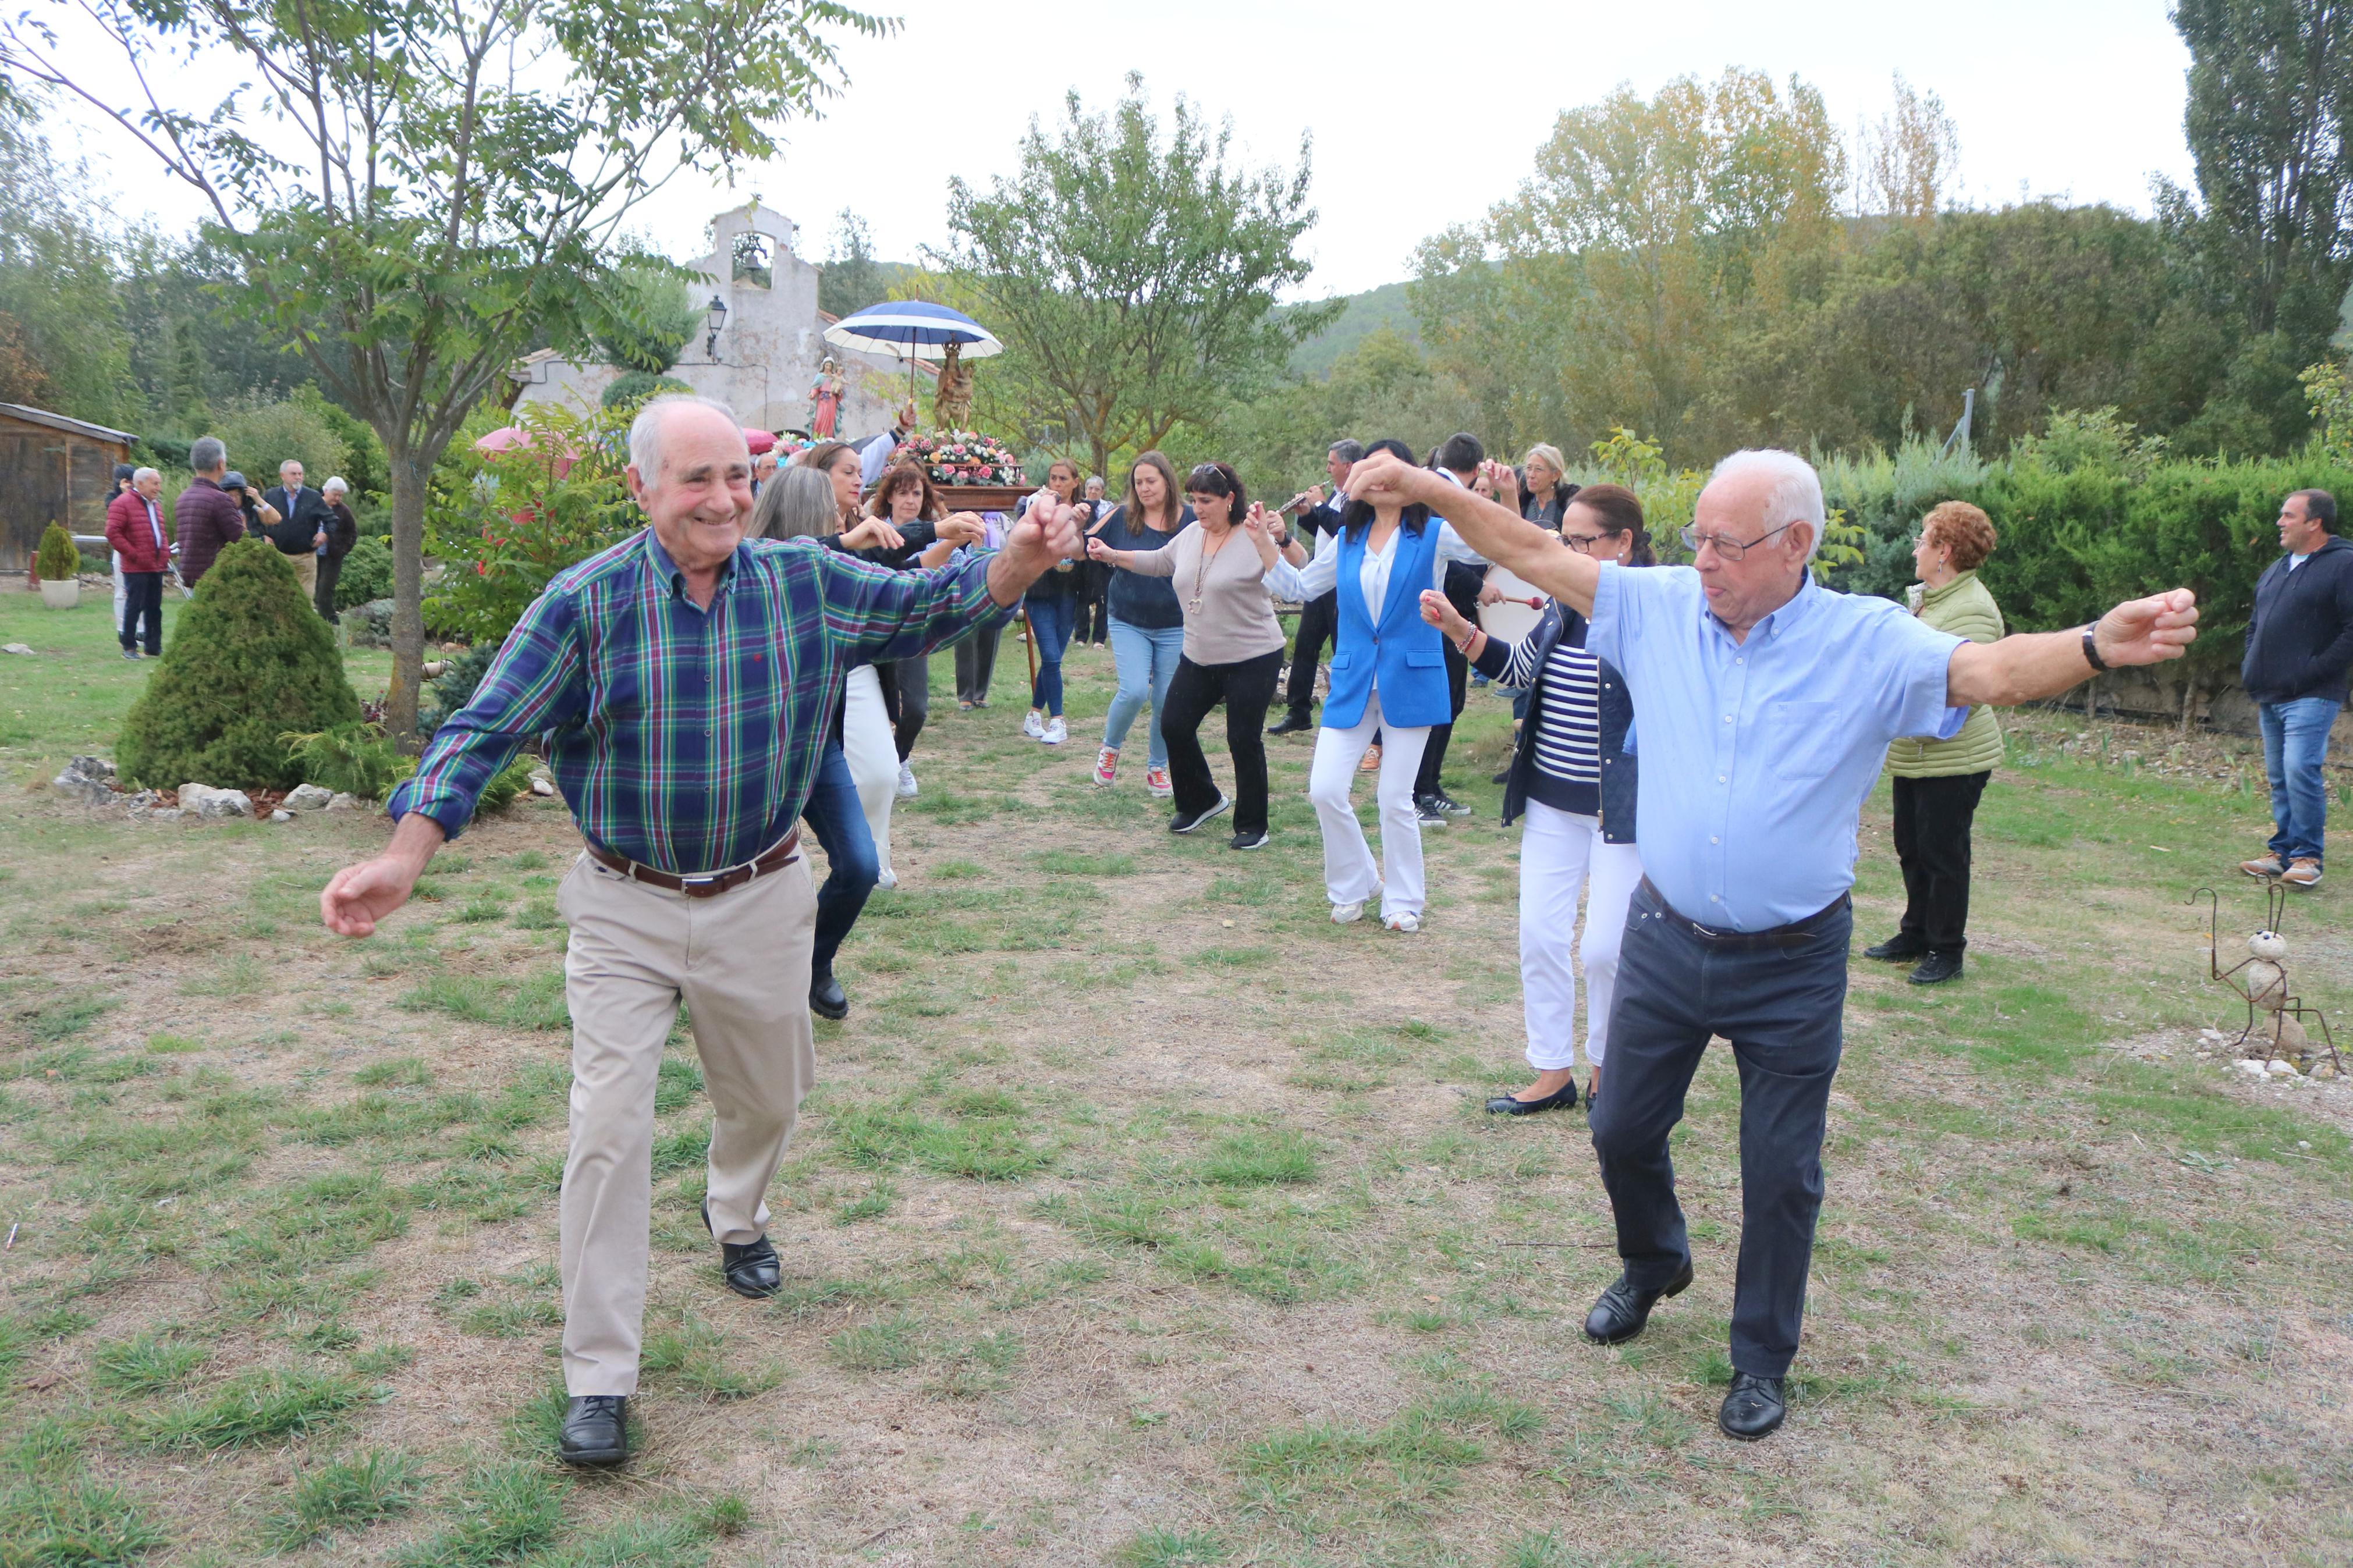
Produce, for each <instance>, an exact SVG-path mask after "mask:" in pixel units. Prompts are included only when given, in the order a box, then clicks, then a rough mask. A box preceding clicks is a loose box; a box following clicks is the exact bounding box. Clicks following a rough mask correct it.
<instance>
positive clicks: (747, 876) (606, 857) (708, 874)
mask: <svg viewBox="0 0 2353 1568" xmlns="http://www.w3.org/2000/svg"><path fill="white" fill-rule="evenodd" d="M581 842H582V844H583V845H584V846H585V847H586V849H587V851H588V858H590V859H591V860H594V861H596V864H598V865H599V866H602V867H604V868H606V869H607V870H608V871H613V872H617V873H618V874H619V875H621V876H624V877H627V878H628V879H629V880H631V881H632V882H643V883H644V884H645V885H646V886H647V887H649V888H659V889H662V890H663V891H664V892H667V893H683V894H685V895H686V896H687V897H688V898H690V899H715V898H717V897H718V896H719V895H720V894H722V893H725V892H732V891H733V890H734V889H737V888H740V887H742V886H743V885H744V883H746V882H748V881H751V880H752V879H754V878H756V877H765V876H766V875H767V874H768V873H769V872H771V871H781V870H783V869H784V868H786V867H787V866H789V865H791V864H792V863H793V862H794V861H796V860H797V859H799V858H801V830H800V829H799V828H797V827H796V828H794V829H793V830H792V831H791V832H790V833H787V834H786V835H785V838H784V842H783V843H781V844H779V845H777V846H776V847H775V848H773V849H768V850H764V851H763V852H762V853H761V855H760V857H759V858H757V859H754V860H746V861H744V863H743V864H742V865H741V866H730V867H728V868H726V869H725V870H723V871H704V872H702V873H700V874H698V875H696V876H692V877H681V876H677V875H675V874H674V873H671V872H669V871H657V870H655V869H654V868H652V867H651V866H641V865H639V864H638V862H636V861H635V860H632V859H630V858H628V856H627V855H617V854H615V853H614V852H613V851H612V850H610V849H607V848H606V847H604V846H603V845H601V844H592V843H589V842H588V841H587V840H586V839H583V840H582V841H581Z"/></svg>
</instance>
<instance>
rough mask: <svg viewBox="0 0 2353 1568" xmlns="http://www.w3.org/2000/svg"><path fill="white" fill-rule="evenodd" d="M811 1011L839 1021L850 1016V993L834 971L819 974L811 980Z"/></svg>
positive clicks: (819, 1015)
mask: <svg viewBox="0 0 2353 1568" xmlns="http://www.w3.org/2000/svg"><path fill="white" fill-rule="evenodd" d="M809 1011H810V1012H812V1013H814V1014H816V1015H817V1016H818V1017H820V1018H832V1019H835V1020H837V1021H839V1020H840V1019H843V1018H847V1017H849V993H847V992H845V991H843V990H842V988H841V982H840V981H839V980H836V979H835V978H834V977H833V974H832V972H831V971H828V972H827V973H823V974H820V975H818V977H817V978H816V979H814V980H812V981H810V982H809Z"/></svg>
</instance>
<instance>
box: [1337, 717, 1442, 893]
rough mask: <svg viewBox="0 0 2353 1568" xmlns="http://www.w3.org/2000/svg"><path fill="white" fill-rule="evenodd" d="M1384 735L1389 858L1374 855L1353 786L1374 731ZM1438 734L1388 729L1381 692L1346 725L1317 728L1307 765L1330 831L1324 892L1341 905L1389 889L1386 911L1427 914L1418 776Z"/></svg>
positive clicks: (1381, 794)
mask: <svg viewBox="0 0 2353 1568" xmlns="http://www.w3.org/2000/svg"><path fill="white" fill-rule="evenodd" d="M1375 735H1379V736H1380V738H1381V772H1380V782H1379V785H1378V788H1377V792H1376V793H1377V797H1378V799H1379V801H1380V808H1381V858H1380V859H1379V860H1378V861H1377V862H1376V861H1375V860H1374V859H1373V850H1372V846H1371V845H1369V844H1367V843H1366V841H1365V830H1364V828H1362V827H1361V826H1358V825H1357V822H1356V807H1355V806H1354V805H1351V804H1350V803H1349V799H1348V792H1349V790H1350V789H1351V788H1353V787H1354V786H1355V784H1356V764H1357V763H1361V762H1363V761H1364V760H1365V751H1366V748H1367V747H1369V746H1370V745H1371V744H1372V743H1373V737H1374V736H1375ZM1429 739H1430V727H1429V726H1428V725H1426V724H1424V725H1416V726H1413V727H1411V728H1400V727H1399V726H1398V725H1395V724H1392V725H1390V726H1388V729H1387V730H1386V731H1384V730H1383V729H1382V727H1381V694H1380V692H1379V691H1377V690H1375V691H1373V692H1372V693H1370V694H1369V695H1367V696H1366V699H1365V716H1364V717H1363V718H1362V719H1360V720H1358V721H1356V723H1354V724H1352V725H1350V726H1349V727H1348V728H1347V729H1345V730H1335V729H1334V728H1332V726H1330V725H1329V724H1326V725H1325V726H1324V728H1322V729H1321V730H1318V731H1316V732H1315V760H1314V763H1311V764H1310V765H1309V767H1308V770H1307V798H1308V799H1309V800H1310V801H1312V802H1314V806H1315V820H1316V821H1317V822H1318V823H1319V824H1321V825H1322V826H1323V829H1324V891H1325V892H1326V893H1327V894H1328V895H1330V897H1331V900H1332V901H1333V902H1334V903H1335V904H1354V903H1360V902H1362V901H1363V900H1366V899H1369V898H1371V897H1372V896H1373V889H1375V888H1376V887H1379V888H1382V889H1383V891H1382V894H1381V914H1382V916H1383V917H1384V918H1387V917H1388V916H1389V915H1395V914H1410V915H1414V916H1416V917H1419V915H1420V913H1421V905H1422V887H1421V819H1420V818H1419V816H1416V815H1415V814H1414V809H1413V780H1414V775H1415V774H1416V773H1419V772H1420V771H1421V748H1422V746H1423V744H1424V742H1427V741H1429Z"/></svg>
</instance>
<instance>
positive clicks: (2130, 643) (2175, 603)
mask: <svg viewBox="0 0 2353 1568" xmlns="http://www.w3.org/2000/svg"><path fill="white" fill-rule="evenodd" d="M2092 635H2093V637H2094V641H2095V642H2096V643H2097V644H2098V647H2099V649H2100V657H2101V658H2104V659H2105V660H2107V662H2108V663H2110V664H2114V665H2136V664H2158V663H2162V662H2163V661H2164V660H2166V659H2168V658H2180V657H2181V656H2182V654H2184V653H2185V652H2187V651H2188V650H2189V645H2190V644H2191V643H2192V642H2194V641H2196V640H2197V638H2198V595H2195V594H2193V593H2191V592H2190V591H2189V589H2187V588H2175V589H2172V590H2171V591H2169V592H2168V593H2163V594H2152V595H2149V596H2148V597H2147V598H2146V599H2129V600H2126V602H2125V603H2123V604H2121V605H2117V606H2116V608H2115V609H2113V610H2110V611H2109V612H2108V613H2107V614H2106V615H2105V616H2101V617H2100V618H2099V620H2098V621H2097V622H2096V623H2095V624H2094V626H2093V632H2092Z"/></svg>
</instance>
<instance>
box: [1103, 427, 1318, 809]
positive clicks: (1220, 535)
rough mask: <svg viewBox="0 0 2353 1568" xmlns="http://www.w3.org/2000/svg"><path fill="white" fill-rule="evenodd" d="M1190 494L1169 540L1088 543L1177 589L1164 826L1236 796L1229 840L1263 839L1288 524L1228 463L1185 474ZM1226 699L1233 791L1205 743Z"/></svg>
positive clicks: (1165, 719) (1163, 719)
mask: <svg viewBox="0 0 2353 1568" xmlns="http://www.w3.org/2000/svg"><path fill="white" fill-rule="evenodd" d="M1185 501H1186V504H1187V506H1188V507H1189V508H1190V509H1191V510H1192V513H1193V521H1192V522H1190V523H1188V524H1187V525H1186V526H1185V527H1184V528H1183V529H1180V530H1179V531H1177V534H1176V538H1175V539H1172V540H1170V541H1169V542H1168V544H1167V546H1166V548H1165V549H1160V550H1144V551H1133V552H1131V551H1125V550H1114V549H1113V548H1111V547H1110V546H1109V545H1107V544H1105V543H1103V541H1102V540H1100V539H1093V540H1090V541H1088V542H1087V553H1088V554H1089V555H1090V556H1092V558H1093V559H1095V560H1097V561H1106V562H1109V563H1111V564H1112V565H1113V566H1116V567H1119V568H1121V569H1122V570H1124V571H1128V572H1134V573H1137V574H1142V575H1144V576H1147V577H1165V578H1166V579H1168V581H1169V583H1170V584H1171V585H1172V586H1173V587H1175V589H1176V602H1177V606H1178V609H1179V612H1180V613H1181V614H1182V615H1183V616H1184V627H1185V637H1184V648H1183V652H1182V653H1181V654H1180V655H1179V656H1178V658H1177V660H1176V675H1175V676H1174V677H1172V678H1171V679H1170V680H1169V682H1168V700H1167V704H1166V709H1165V710H1163V712H1162V713H1161V715H1160V732H1161V734H1162V735H1163V736H1165V737H1166V741H1167V745H1168V777H1169V783H1170V784H1171V785H1172V786H1173V787H1174V789H1175V791H1176V816H1174V817H1173V818H1171V819H1170V821H1169V824H1168V830H1169V831H1170V832H1171V833H1190V832H1192V831H1194V830H1195V829H1196V828H1198V827H1199V826H1201V825H1202V824H1203V823H1205V822H1207V821H1208V820H1209V819H1210V818H1211V817H1214V816H1218V815H1219V814H1220V813H1222V812H1223V811H1224V810H1225V809H1226V808H1227V807H1228V806H1229V805H1230V806H1232V807H1233V811H1234V837H1233V840H1232V843H1231V845H1230V847H1232V848H1235V849H1258V848H1262V847H1265V844H1266V737H1265V733H1264V728H1265V723H1266V710H1267V705H1268V704H1269V703H1271V702H1272V701H1273V700H1274V681H1275V677H1276V676H1277V675H1278V674H1280V673H1281V672H1282V623H1281V622H1280V621H1278V620H1276V619H1275V617H1274V603H1273V601H1272V600H1271V599H1269V598H1268V597H1267V595H1266V574H1267V573H1268V571H1269V570H1271V568H1272V567H1274V566H1275V565H1276V564H1278V563H1279V562H1280V561H1281V559H1282V558H1281V556H1280V555H1278V554H1277V553H1276V551H1275V543H1274V540H1275V535H1276V533H1277V532H1279V531H1281V529H1282V524H1281V523H1280V522H1279V521H1276V520H1274V519H1271V518H1270V517H1268V516H1267V515H1266V510H1265V509H1264V508H1262V507H1254V506H1252V505H1250V497H1249V495H1248V494H1247V493H1246V492H1245V491H1244V490H1243V489H1242V481H1241V479H1240V477H1239V476H1237V475H1236V474H1235V472H1234V470H1233V469H1232V468H1229V467H1228V466H1227V465H1226V464H1224V463H1203V464H1201V465H1200V466H1199V467H1198V468H1195V469H1194V470H1193V471H1192V472H1191V473H1190V474H1188V475H1187V476H1186V479H1185ZM1220 702H1222V703H1224V704H1225V706H1226V746H1227V749H1228V750H1229V751H1230V752H1232V753H1233V759H1234V795H1235V798H1234V799H1232V800H1229V799H1228V798H1227V797H1226V796H1225V795H1224V794H1222V793H1221V792H1220V791H1219V788H1218V784H1217V779H1216V777H1215V776H1214V775H1213V774H1211V773H1210V772H1209V759H1208V756H1207V754H1205V753H1204V752H1202V750H1201V721H1203V720H1204V719H1206V718H1208V716H1209V710H1210V709H1212V708H1215V707H1216V706H1218V704H1219V703H1220Z"/></svg>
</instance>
